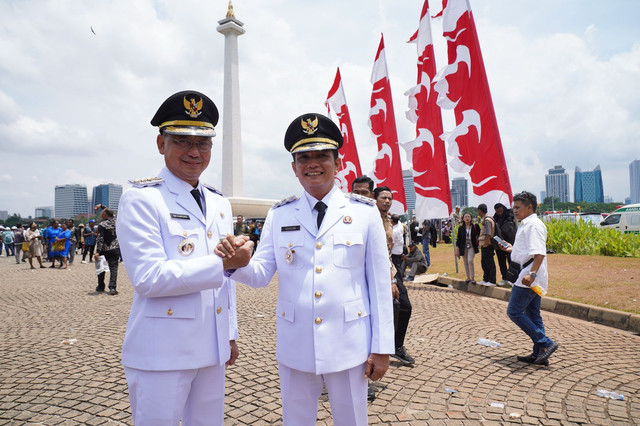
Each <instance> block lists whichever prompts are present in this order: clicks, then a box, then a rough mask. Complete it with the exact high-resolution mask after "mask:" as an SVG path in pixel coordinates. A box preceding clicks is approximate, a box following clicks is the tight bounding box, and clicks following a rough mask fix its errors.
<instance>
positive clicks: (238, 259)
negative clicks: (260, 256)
mask: <svg viewBox="0 0 640 426" xmlns="http://www.w3.org/2000/svg"><path fill="white" fill-rule="evenodd" d="M214 253H215V254H217V255H218V256H220V257H221V258H222V265H223V267H224V270H225V271H227V270H229V269H238V268H242V267H243V266H247V265H248V264H249V260H251V255H252V254H253V241H250V240H249V237H248V236H246V235H239V236H237V237H235V236H233V235H227V236H226V237H224V238H221V239H220V242H219V243H218V245H217V246H216V248H215V250H214Z"/></svg>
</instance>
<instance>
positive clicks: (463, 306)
mask: <svg viewBox="0 0 640 426" xmlns="http://www.w3.org/2000/svg"><path fill="white" fill-rule="evenodd" d="M3 260H4V259H3V258H0V276H2V277H3V278H4V277H8V278H9V279H8V280H7V281H6V282H5V281H4V280H3V283H2V286H3V291H2V292H0V314H1V315H2V317H3V318H4V321H3V322H2V323H0V348H1V349H2V350H1V351H0V362H1V364H0V365H2V366H3V368H2V370H1V371H0V423H2V424H22V423H25V422H29V423H32V424H37V423H40V424H47V425H49V424H69V425H71V424H77V425H90V424H112V425H131V424H132V420H131V414H130V410H129V403H128V396H127V386H126V380H125V378H124V371H123V369H122V366H121V365H120V353H119V351H120V346H121V343H122V337H123V335H124V330H125V327H126V320H127V316H128V312H129V307H130V304H131V298H132V290H131V287H130V285H129V283H128V279H127V276H126V272H125V271H124V268H120V272H119V274H120V276H119V279H118V282H119V290H120V295H118V296H117V297H109V296H104V297H95V296H93V295H92V290H93V287H95V274H93V268H92V265H77V266H74V267H73V268H72V269H71V270H70V271H67V272H68V273H66V274H65V275H62V274H61V273H60V272H62V271H53V270H48V269H47V270H35V271H29V270H28V269H25V268H24V267H22V266H21V265H15V263H14V264H13V265H11V264H8V263H5V262H3ZM27 268H28V267H27ZM31 272H33V273H31ZM452 283H454V284H452V285H454V286H459V284H458V283H456V282H455V281H452ZM469 287H473V286H472V285H471V286H469ZM408 289H409V295H410V297H411V301H412V305H413V317H412V320H411V323H410V325H409V330H408V334H407V339H406V342H405V346H406V347H407V350H408V351H409V353H411V354H412V355H413V356H414V357H415V358H416V365H415V367H413V368H407V367H402V366H400V365H398V363H392V366H391V367H390V368H389V371H388V372H387V375H386V377H385V378H383V379H382V380H381V381H380V382H377V383H374V388H375V389H376V391H377V398H376V400H375V401H374V402H373V403H370V404H369V423H370V424H393V425H402V424H406V425H424V424H437V425H442V424H445V425H454V424H456V425H457V424H465V425H466V424H471V425H476V424H506V423H511V422H510V420H509V418H508V414H509V412H511V411H518V412H520V413H522V414H523V416H522V418H521V419H520V420H519V422H521V423H523V424H545V425H546V424H573V423H575V424H579V423H582V424H612V423H614V424H617V423H620V424H629V423H633V422H637V419H638V418H639V417H640V416H639V411H640V407H639V406H638V402H637V399H636V398H635V395H638V394H640V371H638V368H637V363H635V362H634V360H637V353H638V352H639V350H640V337H638V336H636V335H634V334H632V333H627V332H621V331H615V330H614V329H612V328H609V327H604V326H602V325H598V324H592V323H589V322H586V321H581V320H576V319H574V318H571V317H567V316H560V315H556V314H553V313H550V312H546V311H545V312H543V314H542V315H543V318H544V320H545V326H546V328H547V332H548V333H549V335H550V336H551V337H552V338H553V339H554V340H557V341H558V342H560V344H561V346H560V349H559V350H558V352H557V353H556V354H554V356H553V357H552V358H551V366H550V367H549V368H544V367H535V366H531V365H526V364H523V363H519V362H517V361H516V360H515V356H516V354H523V353H526V352H527V351H529V350H530V348H531V342H530V340H529V339H528V338H527V336H526V335H524V333H522V331H520V330H519V329H518V328H517V327H515V326H514V325H513V324H512V323H511V321H509V320H508V318H507V317H506V314H505V310H506V303H507V302H506V300H507V299H508V294H509V292H508V290H505V289H499V288H485V287H483V288H482V289H479V288H478V289H477V293H479V294H480V295H476V294H471V293H468V292H462V291H458V290H452V289H448V288H440V287H436V286H431V285H425V284H409V285H408ZM489 296H491V297H489ZM276 297H277V280H274V283H272V284H271V285H270V286H269V287H267V288H266V289H264V290H253V289H249V288H247V287H245V286H243V285H238V320H239V324H240V339H239V341H238V344H239V347H240V350H241V356H240V358H239V359H238V362H237V363H236V365H234V366H233V367H231V368H229V369H228V371H227V389H226V398H225V402H226V405H227V407H226V408H227V409H226V418H225V425H244V424H252V425H279V424H281V413H282V408H281V402H280V389H279V385H278V371H277V364H276V361H275V355H274V353H275V346H274V339H273V336H274V335H275V319H274V318H272V317H270V313H271V312H273V309H274V306H275V300H276ZM70 300H71V301H72V303H69V301H70ZM547 300H551V299H550V298H544V299H543V304H545V303H549V302H546V301H547ZM554 303H556V302H554ZM558 303H560V302H558ZM572 306H573V307H572V308H571V309H574V312H573V314H574V316H580V315H581V312H583V311H584V309H586V308H584V309H583V308H582V307H581V306H578V309H577V310H575V305H572ZM552 308H553V309H556V310H557V309H558V306H557V303H556V306H553V307H552ZM562 309H564V310H565V313H569V314H571V312H566V311H567V310H570V308H567V307H560V310H562ZM585 312H587V316H588V315H589V311H588V310H587V311H585ZM257 314H262V315H264V317H261V318H258V317H256V315H257ZM591 315H592V318H591V319H597V320H599V321H600V320H602V318H595V317H593V315H594V314H593V313H591ZM636 323H637V324H638V328H639V329H640V316H629V328H633V326H634V324H636ZM72 337H73V338H77V339H78V342H77V343H76V345H74V346H68V345H62V344H61V343H60V342H61V341H62V340H64V339H67V338H72ZM480 337H488V338H492V339H494V340H498V341H500V342H501V343H502V347H501V348H499V349H493V348H486V347H484V346H481V345H478V344H477V340H478V338H480ZM593 342H599V343H598V344H597V345H595V344H593ZM603 360H604V361H603ZM445 388H452V389H456V390H457V391H458V392H457V393H455V394H450V393H448V392H446V391H445V390H444V389H445ZM598 388H606V389H616V390H618V391H620V392H622V393H624V394H625V396H627V398H626V399H625V401H610V400H606V399H604V398H600V397H597V396H596V395H595V390H596V389H598ZM493 401H498V402H503V403H504V404H505V408H504V409H497V408H492V407H490V406H489V404H490V402H493ZM318 419H319V422H318V424H332V419H331V412H330V404H329V402H328V400H327V395H326V394H324V395H323V396H322V397H321V398H320V404H319V411H318Z"/></svg>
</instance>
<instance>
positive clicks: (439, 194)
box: [402, 0, 451, 222]
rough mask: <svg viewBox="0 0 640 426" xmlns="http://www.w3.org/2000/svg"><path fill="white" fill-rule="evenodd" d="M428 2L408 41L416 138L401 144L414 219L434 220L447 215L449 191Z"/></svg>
mask: <svg viewBox="0 0 640 426" xmlns="http://www.w3.org/2000/svg"><path fill="white" fill-rule="evenodd" d="M430 19H431V18H430V14H429V0H425V2H424V5H423V6H422V13H421V14H420V26H419V28H418V31H417V32H416V33H415V34H414V35H413V36H412V37H411V39H410V40H409V42H410V43H416V46H417V50H418V84H416V85H415V86H414V87H412V88H411V89H409V90H408V91H407V92H406V93H405V95H407V96H409V110H408V111H407V113H406V114H407V118H408V119H409V121H411V122H412V123H415V124H416V138H415V139H414V140H412V141H409V142H405V143H402V147H403V148H404V149H405V150H406V151H407V159H408V160H409V161H410V162H411V163H412V164H413V182H414V186H415V190H416V213H415V215H416V218H417V219H418V221H420V222H422V221H423V220H424V219H437V218H443V217H449V215H450V214H451V191H450V190H449V172H448V170H447V155H446V151H445V146H444V142H443V141H442V139H440V136H441V135H442V114H441V112H440V107H439V106H438V105H437V104H436V99H437V93H436V92H435V91H434V90H433V84H434V83H433V82H432V81H433V78H434V77H435V76H436V58H435V56H434V51H433V40H432V38H431V22H430Z"/></svg>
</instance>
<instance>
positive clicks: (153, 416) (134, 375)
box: [124, 365, 225, 426]
mask: <svg viewBox="0 0 640 426" xmlns="http://www.w3.org/2000/svg"><path fill="white" fill-rule="evenodd" d="M224 372H225V366H224V365H213V366H210V367H204V368H199V369H195V370H173V371H147V370H138V369H135V368H128V367H125V368H124V373H125V375H126V377H127V384H128V385H129V401H130V402H131V414H132V415H133V423H134V424H135V425H136V426H164V425H167V426H174V425H178V423H179V421H180V420H181V419H182V426H196V425H203V426H204V425H207V426H210V425H222V424H223V422H224Z"/></svg>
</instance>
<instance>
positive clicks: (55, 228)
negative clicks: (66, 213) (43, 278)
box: [44, 219, 62, 268]
mask: <svg viewBox="0 0 640 426" xmlns="http://www.w3.org/2000/svg"><path fill="white" fill-rule="evenodd" d="M61 231H62V230H61V229H60V225H59V224H58V221H57V220H55V219H54V220H53V221H52V222H51V225H50V226H49V227H48V228H47V229H45V231H44V237H45V238H46V241H47V255H48V257H49V260H50V261H51V266H49V268H55V267H56V258H55V256H54V255H53V243H54V242H55V241H56V237H57V236H58V234H59V233H60V232H61ZM60 266H62V262H60Z"/></svg>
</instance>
